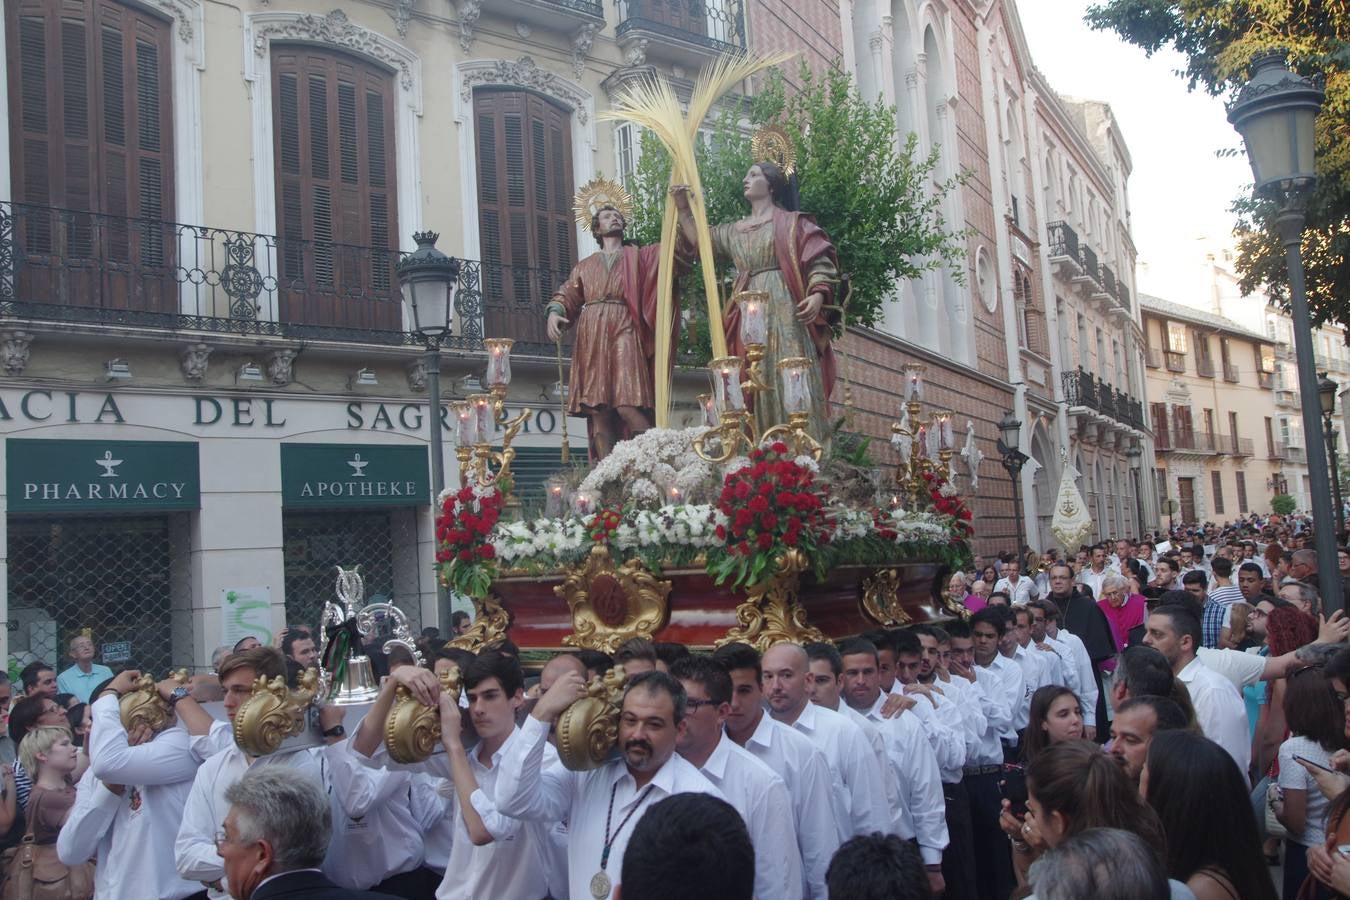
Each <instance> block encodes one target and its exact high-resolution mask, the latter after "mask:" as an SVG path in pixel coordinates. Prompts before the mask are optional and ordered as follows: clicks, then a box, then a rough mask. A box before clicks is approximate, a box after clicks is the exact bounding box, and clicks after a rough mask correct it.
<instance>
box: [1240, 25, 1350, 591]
mask: <svg viewBox="0 0 1350 900" xmlns="http://www.w3.org/2000/svg"><path fill="white" fill-rule="evenodd" d="M1287 62H1288V54H1287V53H1286V52H1284V51H1276V52H1271V53H1262V54H1258V55H1257V56H1256V57H1254V58H1253V59H1252V62H1251V69H1250V72H1251V78H1250V80H1249V81H1248V82H1247V83H1246V84H1245V85H1243V87H1242V89H1241V90H1240V91H1238V95H1237V100H1236V101H1235V102H1234V103H1233V104H1232V105H1231V106H1230V107H1229V108H1228V121H1229V122H1230V123H1231V124H1232V125H1233V127H1234V128H1236V129H1237V130H1238V133H1239V134H1241V135H1242V142H1243V143H1244V144H1245V145H1246V147H1247V158H1248V160H1249V161H1250V162H1251V164H1252V175H1253V177H1254V179H1255V182H1256V185H1255V190H1256V193H1257V195H1258V196H1261V197H1265V198H1266V199H1268V200H1271V201H1272V202H1274V203H1277V204H1278V205H1279V212H1278V214H1277V215H1276V218H1275V224H1276V227H1277V228H1278V229H1279V232H1280V240H1281V242H1282V243H1283V244H1284V249H1285V261H1286V264H1287V266H1288V270H1289V298H1290V307H1291V311H1292V313H1293V318H1294V350H1295V355H1296V358H1297V360H1298V392H1299V398H1300V405H1301V406H1302V408H1303V431H1304V433H1305V434H1317V432H1318V431H1319V430H1320V426H1321V424H1322V423H1321V422H1320V421H1319V420H1320V418H1321V412H1322V410H1321V404H1320V402H1319V401H1318V399H1317V397H1318V393H1317V369H1316V365H1317V364H1316V360H1315V359H1314V355H1313V344H1312V341H1313V336H1312V317H1311V315H1310V314H1309V312H1308V297H1307V294H1306V292H1305V289H1304V279H1303V256H1302V243H1303V226H1304V222H1305V219H1306V210H1307V199H1308V196H1309V194H1310V193H1311V192H1312V188H1313V185H1314V184H1315V183H1316V181H1317V173H1316V170H1315V168H1314V165H1313V142H1314V137H1315V130H1316V129H1315V125H1316V121H1317V113H1318V111H1319V110H1320V109H1321V107H1322V97H1323V92H1322V89H1321V88H1320V87H1319V86H1318V85H1316V84H1314V83H1313V82H1311V81H1309V80H1308V79H1307V78H1304V77H1302V76H1300V75H1297V74H1295V73H1294V72H1291V71H1289V67H1288V64H1287ZM1308 481H1309V487H1310V488H1311V490H1312V511H1313V527H1314V535H1313V536H1314V538H1315V543H1316V548H1317V573H1318V582H1319V586H1320V587H1321V589H1322V591H1321V593H1322V595H1323V599H1324V602H1325V603H1326V605H1327V611H1328V612H1331V611H1332V610H1334V609H1339V608H1340V606H1341V592H1340V591H1338V590H1334V589H1333V588H1334V586H1335V585H1339V584H1340V580H1339V575H1338V573H1337V567H1336V520H1335V518H1334V517H1333V516H1332V511H1331V479H1330V477H1329V475H1328V472H1327V459H1326V454H1323V453H1310V454H1308Z"/></svg>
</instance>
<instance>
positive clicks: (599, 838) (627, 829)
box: [446, 716, 726, 897]
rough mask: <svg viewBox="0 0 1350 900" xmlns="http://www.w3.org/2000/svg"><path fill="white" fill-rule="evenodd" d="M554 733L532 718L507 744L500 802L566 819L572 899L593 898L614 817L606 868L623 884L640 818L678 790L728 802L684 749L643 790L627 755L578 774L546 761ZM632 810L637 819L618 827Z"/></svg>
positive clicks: (530, 815)
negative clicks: (607, 828) (626, 860)
mask: <svg viewBox="0 0 1350 900" xmlns="http://www.w3.org/2000/svg"><path fill="white" fill-rule="evenodd" d="M548 730H549V726H548V723H546V722H541V721H539V720H538V719H536V718H535V717H534V716H526V717H525V722H524V724H522V725H521V726H520V729H519V730H518V731H517V732H516V734H515V735H514V736H513V737H512V738H511V739H510V740H509V741H507V742H506V745H505V746H504V747H503V748H502V755H501V758H500V760H499V761H498V764H497V783H496V785H495V791H496V797H495V800H496V807H497V811H498V812H500V813H501V814H502V815H506V816H511V817H512V818H516V819H529V820H532V821H538V822H545V823H548V824H550V825H551V824H553V823H555V822H559V821H563V820H566V821H567V823H568V845H567V871H568V884H569V886H570V893H571V895H572V896H573V897H590V896H591V892H590V891H591V888H590V884H591V878H592V877H593V876H594V875H595V873H596V872H599V871H600V859H601V855H602V854H603V852H604V847H605V819H606V817H607V815H608V818H609V819H610V838H611V839H612V844H611V846H610V854H609V861H608V865H607V866H606V867H605V872H606V874H608V875H609V881H610V884H611V885H616V884H618V883H619V873H620V872H621V871H622V870H623V854H624V850H625V849H627V847H628V839H629V838H630V837H632V835H633V829H634V828H636V827H637V823H638V820H639V819H641V818H642V816H643V815H644V814H645V813H646V811H647V810H648V809H651V807H652V806H653V805H655V804H656V803H658V802H660V801H661V800H664V799H665V798H666V797H669V796H672V795H674V794H687V793H696V794H712V795H713V796H714V797H718V798H721V799H726V798H725V797H723V795H722V792H721V791H719V790H718V789H717V788H716V787H715V786H714V785H713V783H712V782H711V781H709V780H708V779H707V778H705V777H704V776H703V774H702V773H701V772H699V770H698V769H696V768H694V767H693V766H691V765H690V764H689V762H688V761H687V760H685V759H684V758H683V757H681V756H680V755H679V754H672V755H671V757H670V759H668V760H667V761H666V763H665V765H663V766H661V768H660V769H658V770H657V771H656V773H655V774H653V775H652V777H651V780H649V781H648V782H647V785H646V786H645V787H643V788H642V789H640V790H639V789H638V786H637V782H636V781H635V780H634V779H633V776H632V775H631V774H630V773H629V771H628V766H627V764H626V763H625V762H624V761H623V760H621V759H616V760H610V761H609V762H607V763H605V764H604V765H603V766H601V767H600V768H598V769H592V770H591V771H589V772H573V771H571V770H569V769H567V768H565V767H564V766H563V765H562V764H561V763H558V764H556V765H552V766H545V765H544V747H545V746H546V745H547V739H548ZM648 788H650V791H649V790H648ZM611 807H612V810H611ZM630 812H631V813H633V816H632V818H631V819H629V821H628V822H627V824H625V825H624V826H623V827H622V828H619V827H618V825H619V823H620V822H622V821H623V820H624V818H625V817H626V816H628V814H629V813H630ZM446 871H447V872H449V871H451V870H450V869H447V870H446ZM611 896H613V895H612V892H611Z"/></svg>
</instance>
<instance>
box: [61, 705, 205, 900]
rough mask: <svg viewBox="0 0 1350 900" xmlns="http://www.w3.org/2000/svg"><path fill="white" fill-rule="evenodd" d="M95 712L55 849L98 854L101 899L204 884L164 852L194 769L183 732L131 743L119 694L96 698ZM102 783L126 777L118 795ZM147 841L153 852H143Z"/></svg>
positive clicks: (68, 858)
mask: <svg viewBox="0 0 1350 900" xmlns="http://www.w3.org/2000/svg"><path fill="white" fill-rule="evenodd" d="M92 714H93V722H94V726H93V728H92V730H91V732H90V746H89V756H90V760H91V764H90V767H89V769H88V770H87V771H86V772H85V773H84V775H83V777H81V779H80V784H79V790H78V791H77V792H76V795H75V806H74V807H73V808H72V810H71V813H70V817H69V818H68V819H67V820H66V824H65V826H64V827H62V829H61V834H60V836H59V837H58V838H57V848H56V849H57V855H58V856H60V857H61V860H62V861H63V862H65V863H66V864H67V865H76V864H78V863H80V862H83V861H84V860H87V859H91V858H94V857H97V860H98V865H97V866H96V867H95V869H94V891H95V893H96V894H97V895H98V896H99V898H100V900H102V898H108V900H178V898H181V897H186V896H188V895H190V894H195V893H196V892H198V891H200V890H201V885H200V884H197V883H196V882H192V881H188V880H185V879H183V878H181V877H179V875H178V872H177V871H176V870H175V869H174V864H173V858H172V857H171V856H170V855H169V854H168V853H166V852H163V848H167V847H168V846H170V845H171V844H172V843H173V840H174V838H175V836H176V835H177V834H178V823H179V820H180V819H181V818H182V816H183V806H184V804H185V802H186V801H187V795H188V791H189V790H190V789H191V787H192V779H193V777H194V776H195V775H196V772H197V762H196V760H195V759H193V758H192V756H191V754H190V753H189V751H188V734H187V732H186V731H185V730H184V729H183V727H182V725H180V724H175V725H173V726H172V727H170V728H168V729H166V730H165V731H161V732H160V733H159V734H157V735H155V737H154V739H153V740H151V741H150V742H149V743H145V744H141V745H140V746H138V747H132V746H130V745H128V744H127V736H126V731H125V730H124V729H123V728H122V723H121V717H120V711H119V708H118V705H117V698H116V697H111V696H109V697H103V698H101V699H99V700H98V701H96V702H95V703H94V705H93V712H92ZM100 775H102V776H104V778H106V779H107V780H106V781H104V780H101V779H100V777H99V776H100ZM105 784H121V785H124V790H123V792H122V795H121V796H120V797H119V796H118V795H117V794H114V793H112V792H111V791H109V790H108V789H107V787H105ZM147 848H156V850H157V851H158V852H152V853H146V849H147Z"/></svg>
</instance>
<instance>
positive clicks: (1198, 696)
mask: <svg viewBox="0 0 1350 900" xmlns="http://www.w3.org/2000/svg"><path fill="white" fill-rule="evenodd" d="M1200 634H1201V629H1200V617H1199V616H1197V615H1196V614H1195V613H1194V612H1193V611H1192V610H1191V609H1189V608H1187V607H1184V606H1160V607H1157V608H1156V609H1154V610H1153V612H1151V613H1150V614H1149V617H1148V619H1147V620H1146V621H1145V634H1144V643H1145V644H1147V645H1148V646H1150V647H1153V648H1155V649H1156V650H1158V652H1160V653H1161V654H1162V655H1163V656H1164V657H1166V658H1167V662H1168V663H1169V664H1170V665H1171V666H1172V672H1173V674H1175V675H1176V677H1177V679H1178V680H1179V681H1181V682H1182V683H1184V684H1185V685H1186V688H1187V690H1189V691H1190V694H1191V703H1192V705H1193V706H1194V707H1195V718H1196V722H1197V723H1199V725H1200V729H1201V731H1203V732H1204V735H1205V737H1207V738H1209V739H1210V740H1211V741H1213V742H1214V743H1216V744H1218V745H1219V746H1220V747H1222V748H1223V749H1225V750H1227V751H1228V755H1229V756H1231V757H1233V761H1234V762H1236V763H1237V765H1238V771H1239V772H1242V773H1243V775H1244V777H1245V776H1246V774H1247V769H1248V767H1249V766H1250V764H1251V757H1252V745H1251V736H1250V734H1249V733H1248V731H1247V707H1246V705H1245V704H1244V703H1243V700H1242V695H1241V694H1240V693H1238V691H1237V689H1236V688H1235V687H1233V683H1232V682H1231V681H1229V680H1228V679H1226V678H1224V677H1223V676H1222V675H1220V674H1218V673H1217V672H1214V671H1213V670H1211V669H1209V668H1208V667H1206V666H1205V664H1204V663H1202V662H1201V661H1200V660H1199V659H1197V658H1196V655H1195V652H1196V648H1198V647H1199V646H1200Z"/></svg>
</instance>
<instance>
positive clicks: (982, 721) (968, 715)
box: [932, 675, 990, 782]
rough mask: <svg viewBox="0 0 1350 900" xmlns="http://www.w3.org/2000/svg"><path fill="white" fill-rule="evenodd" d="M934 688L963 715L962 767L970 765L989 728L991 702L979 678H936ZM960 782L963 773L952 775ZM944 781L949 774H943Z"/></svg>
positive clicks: (958, 772) (957, 772) (958, 771)
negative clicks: (963, 742)
mask: <svg viewBox="0 0 1350 900" xmlns="http://www.w3.org/2000/svg"><path fill="white" fill-rule="evenodd" d="M932 684H933V686H934V687H936V688H938V689H939V690H941V691H942V694H943V697H944V699H946V700H948V701H950V703H951V705H952V706H955V707H956V708H957V710H959V711H960V713H961V734H962V736H963V737H964V738H965V751H964V752H963V753H962V755H961V766H962V767H963V768H964V767H965V766H968V765H970V764H971V763H970V759H971V757H972V756H973V755H974V754H975V752H976V751H977V749H978V748H979V745H980V738H981V737H983V735H984V732H985V730H986V729H988V727H989V719H988V714H987V711H986V707H988V705H989V703H990V701H989V699H988V698H987V697H985V696H984V689H983V688H982V687H980V684H979V680H978V676H976V681H973V682H971V681H966V679H964V678H961V677H960V676H955V675H953V676H951V677H949V678H947V680H945V681H944V680H943V679H941V678H935V679H933V682H932ZM952 774H954V775H955V776H956V779H957V780H959V779H960V778H961V777H962V772H961V771H960V770H957V771H956V772H954V773H952ZM942 780H943V781H944V782H945V781H947V780H948V773H947V772H945V771H944V772H943V773H942Z"/></svg>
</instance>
